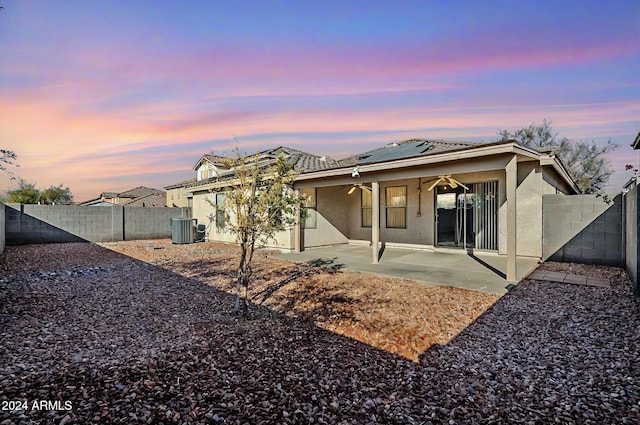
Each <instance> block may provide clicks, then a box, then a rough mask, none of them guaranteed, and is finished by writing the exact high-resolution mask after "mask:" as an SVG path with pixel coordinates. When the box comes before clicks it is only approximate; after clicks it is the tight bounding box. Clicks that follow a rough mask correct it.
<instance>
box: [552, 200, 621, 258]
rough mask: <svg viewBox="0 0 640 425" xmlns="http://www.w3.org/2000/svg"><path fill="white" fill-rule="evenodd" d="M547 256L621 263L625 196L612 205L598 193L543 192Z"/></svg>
mask: <svg viewBox="0 0 640 425" xmlns="http://www.w3.org/2000/svg"><path fill="white" fill-rule="evenodd" d="M542 227H543V230H542V251H543V258H544V259H549V260H552V261H564V262H576V263H585V264H602V265H610V266H621V265H622V263H623V262H624V249H623V240H624V239H623V229H624V224H623V222H622V197H621V196H617V197H616V198H614V202H613V203H611V204H608V203H606V202H605V201H604V200H603V199H602V198H601V197H596V196H595V195H573V196H565V195H543V198H542Z"/></svg>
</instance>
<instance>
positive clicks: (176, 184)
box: [164, 177, 196, 190]
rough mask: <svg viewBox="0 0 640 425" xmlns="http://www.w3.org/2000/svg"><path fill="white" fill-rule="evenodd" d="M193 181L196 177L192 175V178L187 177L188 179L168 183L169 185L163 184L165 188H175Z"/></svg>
mask: <svg viewBox="0 0 640 425" xmlns="http://www.w3.org/2000/svg"><path fill="white" fill-rule="evenodd" d="M195 182H196V178H195V177H194V178H192V179H189V180H184V181H181V182H178V183H174V184H170V185H169V186H165V187H164V189H166V190H169V189H176V188H178V187H183V186H186V185H188V184H190V183H195Z"/></svg>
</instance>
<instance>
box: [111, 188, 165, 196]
mask: <svg viewBox="0 0 640 425" xmlns="http://www.w3.org/2000/svg"><path fill="white" fill-rule="evenodd" d="M157 194H162V195H165V192H164V190H160V189H153V188H151V187H145V186H138V187H136V188H134V189H131V190H127V191H126V192H120V193H118V195H117V196H118V197H119V198H139V197H141V196H147V195H157Z"/></svg>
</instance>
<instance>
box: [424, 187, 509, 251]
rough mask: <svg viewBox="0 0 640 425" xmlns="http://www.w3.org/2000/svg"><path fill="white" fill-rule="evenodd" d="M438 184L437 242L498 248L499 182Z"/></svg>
mask: <svg viewBox="0 0 640 425" xmlns="http://www.w3.org/2000/svg"><path fill="white" fill-rule="evenodd" d="M466 186H467V188H468V189H466V188H464V187H463V186H456V187H455V188H454V187H452V186H450V185H447V186H436V217H435V219H436V245H437V246H448V247H460V248H477V249H486V250H497V249H498V182H497V181H488V182H482V183H472V184H466Z"/></svg>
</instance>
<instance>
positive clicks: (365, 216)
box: [360, 188, 373, 229]
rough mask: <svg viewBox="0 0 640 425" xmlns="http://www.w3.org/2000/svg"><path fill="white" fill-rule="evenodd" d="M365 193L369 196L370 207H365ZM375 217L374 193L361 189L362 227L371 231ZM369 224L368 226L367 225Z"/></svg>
mask: <svg viewBox="0 0 640 425" xmlns="http://www.w3.org/2000/svg"><path fill="white" fill-rule="evenodd" d="M365 193H366V194H368V195H369V202H368V204H369V205H365V202H364V201H365V199H364V197H365ZM372 215H373V196H372V193H371V192H369V191H368V190H365V189H362V188H361V189H360V227H363V228H366V229H370V228H371V227H372V218H371V216H372ZM367 223H368V224H367Z"/></svg>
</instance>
